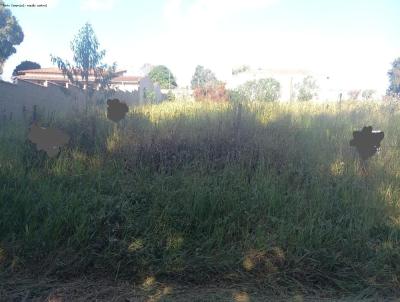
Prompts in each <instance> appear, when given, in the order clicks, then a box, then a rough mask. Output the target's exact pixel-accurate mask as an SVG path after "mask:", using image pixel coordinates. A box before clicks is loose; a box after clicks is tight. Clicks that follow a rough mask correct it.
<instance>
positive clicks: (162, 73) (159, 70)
mask: <svg viewBox="0 0 400 302" xmlns="http://www.w3.org/2000/svg"><path fill="white" fill-rule="evenodd" d="M148 77H149V78H150V79H151V80H152V81H153V82H154V83H158V85H160V88H162V89H170V88H176V87H177V86H178V85H177V84H176V80H175V76H174V75H173V74H172V72H171V71H170V70H169V69H168V67H166V66H164V65H158V66H155V67H153V68H152V69H151V70H150V72H149V73H148Z"/></svg>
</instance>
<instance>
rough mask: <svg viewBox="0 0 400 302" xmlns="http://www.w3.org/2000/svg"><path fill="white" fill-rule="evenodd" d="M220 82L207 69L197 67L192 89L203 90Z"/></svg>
mask: <svg viewBox="0 0 400 302" xmlns="http://www.w3.org/2000/svg"><path fill="white" fill-rule="evenodd" d="M217 82H218V80H217V78H216V76H215V74H214V73H213V72H212V71H211V70H210V69H207V68H204V67H203V66H201V65H197V67H196V70H195V72H194V74H193V77H192V81H191V87H192V89H196V88H202V89H205V88H206V87H210V86H213V85H214V84H217Z"/></svg>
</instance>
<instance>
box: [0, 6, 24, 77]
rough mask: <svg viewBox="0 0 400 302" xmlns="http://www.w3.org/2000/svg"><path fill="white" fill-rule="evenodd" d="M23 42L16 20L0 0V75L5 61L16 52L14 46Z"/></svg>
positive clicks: (22, 35) (22, 34)
mask: <svg viewBox="0 0 400 302" xmlns="http://www.w3.org/2000/svg"><path fill="white" fill-rule="evenodd" d="M23 40H24V33H23V32H22V29H21V26H19V24H18V21H17V19H16V18H15V17H14V16H13V15H12V14H11V11H10V10H9V9H6V8H5V6H4V2H3V1H2V0H0V74H2V73H3V65H4V63H5V61H6V60H7V59H8V58H9V57H10V56H11V55H12V54H14V53H15V52H16V51H17V50H16V49H15V47H14V45H19V44H21V43H22V41H23Z"/></svg>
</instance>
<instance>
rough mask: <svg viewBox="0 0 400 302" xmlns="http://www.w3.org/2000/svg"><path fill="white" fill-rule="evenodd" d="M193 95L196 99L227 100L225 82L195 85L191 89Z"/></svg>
mask: <svg viewBox="0 0 400 302" xmlns="http://www.w3.org/2000/svg"><path fill="white" fill-rule="evenodd" d="M193 95H194V98H195V100H196V101H207V100H208V101H212V102H226V101H228V92H227V91H226V88H225V83H221V82H218V83H216V84H212V85H206V86H203V87H196V88H195V89H194V91H193Z"/></svg>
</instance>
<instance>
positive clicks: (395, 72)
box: [387, 58, 400, 95]
mask: <svg viewBox="0 0 400 302" xmlns="http://www.w3.org/2000/svg"><path fill="white" fill-rule="evenodd" d="M388 76H389V88H388V90H387V94H388V95H390V94H400V58H397V59H396V60H394V61H393V63H392V68H391V69H390V70H389V71H388Z"/></svg>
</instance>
